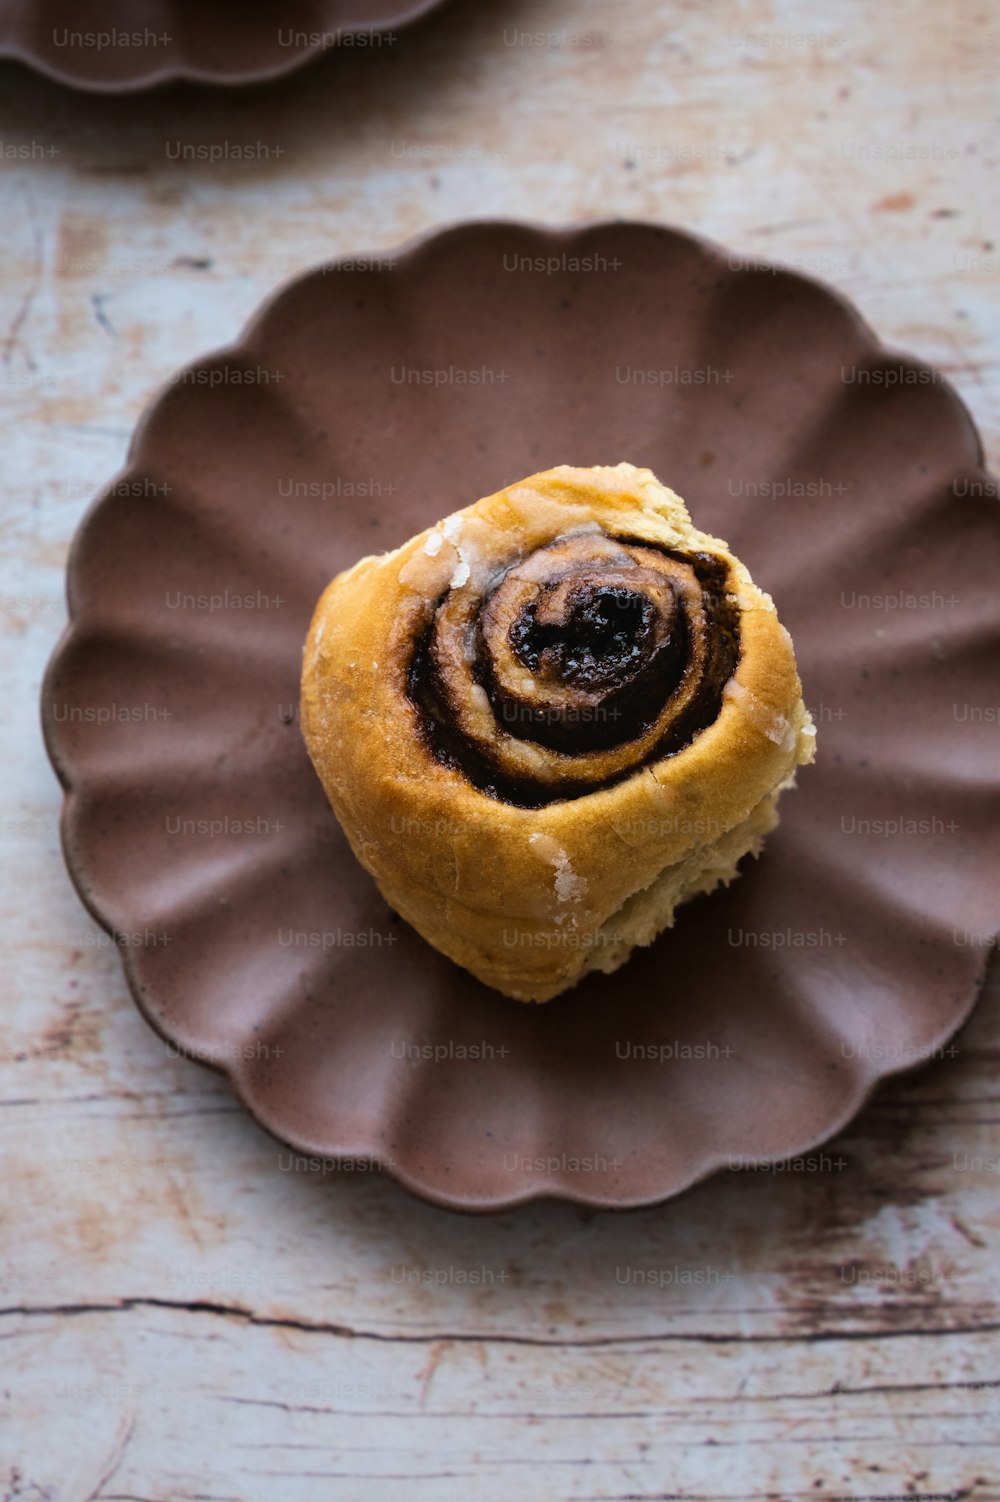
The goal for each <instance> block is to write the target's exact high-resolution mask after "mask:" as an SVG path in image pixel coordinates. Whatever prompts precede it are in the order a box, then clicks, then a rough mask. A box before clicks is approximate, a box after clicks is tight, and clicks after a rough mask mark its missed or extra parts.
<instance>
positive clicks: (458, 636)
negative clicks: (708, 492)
mask: <svg viewBox="0 0 1000 1502" xmlns="http://www.w3.org/2000/svg"><path fill="white" fill-rule="evenodd" d="M736 621H737V616H736V610H735V606H734V604H733V602H732V600H731V599H730V597H729V593H728V566H727V564H726V563H725V561H724V560H722V559H719V558H716V557H714V556H712V555H710V554H706V553H702V554H690V555H689V554H684V553H680V552H672V551H670V550H667V549H664V548H660V547H657V546H655V545H653V544H649V543H643V542H638V541H632V540H629V539H619V538H615V537H610V536H607V535H606V534H605V533H603V532H600V531H597V530H592V531H591V530H588V531H585V532H579V533H571V534H568V535H565V536H563V537H558V538H556V539H555V540H554V541H553V542H551V543H548V544H547V545H545V546H543V547H539V548H537V549H535V550H534V551H533V552H531V553H529V554H527V555H526V556H524V557H522V558H519V559H515V560H514V561H513V562H512V563H511V565H510V566H509V567H508V568H507V569H506V571H505V572H503V573H502V574H501V575H500V576H499V578H498V579H497V580H496V581H495V582H494V583H493V584H492V586H491V587H489V588H487V589H486V590H485V591H481V590H479V591H477V589H476V587H475V586H474V585H473V584H472V583H470V582H466V583H465V584H463V585H459V586H456V587H453V588H452V589H450V590H449V591H448V592H446V594H445V595H444V596H443V597H442V598H441V599H440V600H439V601H438V602H437V605H436V606H435V607H434V610H433V618H432V620H431V621H430V624H429V627H428V630H427V633H426V636H425V638H424V639H423V641H422V642H421V644H420V645H419V646H418V648H417V651H416V653H415V655H414V659H413V664H412V667H411V673H410V696H411V698H412V699H413V700H414V702H415V703H416V704H417V705H418V706H419V707H420V709H421V710H422V711H423V714H424V724H425V727H426V729H427V732H428V734H429V735H430V736H431V739H432V741H433V743H434V745H435V749H436V751H437V753H438V755H439V757H441V759H442V760H444V761H446V762H448V763H449V764H451V765H454V766H457V767H459V768H461V769H462V770H463V771H464V772H465V773H466V775H467V776H468V777H469V778H470V780H472V781H473V782H474V783H475V784H476V786H478V787H480V788H482V789H483V790H485V791H487V792H490V793H492V794H493V795H494V796H496V797H501V798H506V799H508V800H509V801H512V802H516V803H522V804H526V805H529V806H530V805H537V804H541V803H545V802H549V801H551V800H552V799H554V798H565V797H573V796H577V795H578V794H580V793H583V792H587V791H593V790H594V789H595V788H597V787H601V786H606V785H610V784H611V783H613V782H615V781H617V780H619V779H620V778H621V777H623V776H628V775H630V773H632V772H634V771H636V770H638V768H640V767H642V766H644V765H646V764H647V763H648V762H649V761H651V760H653V759H654V757H655V756H663V755H669V754H671V752H672V751H676V750H679V749H680V748H681V747H682V746H683V745H685V744H687V742H688V741H690V739H691V738H692V737H693V735H695V734H696V733H697V732H698V730H699V729H702V728H704V726H706V725H708V724H710V723H711V721H712V720H713V719H714V718H715V716H716V714H717V713H718V711H719V708H720V705H721V692H722V687H723V685H724V684H725V682H726V680H727V679H728V678H729V677H730V676H731V675H732V673H733V672H734V671H735V666H736V661H737V658H738V645H737V626H736Z"/></svg>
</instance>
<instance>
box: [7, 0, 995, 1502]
mask: <svg viewBox="0 0 1000 1502" xmlns="http://www.w3.org/2000/svg"><path fill="white" fill-rule="evenodd" d="M523 32H527V33H531V34H536V33H540V32H545V33H552V35H551V36H548V35H546V36H545V37H544V39H543V40H541V41H539V39H538V37H537V36H535V35H533V36H532V39H531V40H530V41H526V40H525V39H524V38H523V37H521V38H520V39H518V38H517V37H516V36H515V33H523ZM588 34H589V41H588V40H587V35H588ZM595 34H596V35H595ZM512 43H516V44H513V45H512ZM998 62H1000V16H998V15H997V14H996V13H995V12H992V13H991V11H990V9H989V7H987V6H985V5H981V4H977V3H973V0H959V3H953V4H951V5H950V6H948V7H942V6H935V5H931V4H930V3H928V0H897V3H896V4H894V5H892V6H888V5H880V6H875V5H872V4H870V3H867V4H866V3H862V0H833V3H831V4H830V5H828V6H826V7H824V8H823V9H822V11H821V10H820V8H819V7H814V6H810V5H809V4H807V3H806V0H772V3H769V0H744V3H740V0H712V3H705V0H700V3H699V0H618V3H617V4H611V3H603V4H602V3H599V0H549V3H547V4H546V3H544V0H455V3H454V4H453V5H452V6H451V7H450V8H449V9H446V10H445V11H443V12H442V13H441V14H440V15H439V16H437V17H436V18H434V19H433V20H431V21H430V22H428V23H427V24H426V25H424V26H421V27H419V28H417V29H415V30H413V31H411V32H408V33H406V34H405V35H404V36H401V37H400V40H399V42H398V44H397V45H396V46H395V47H394V48H392V49H390V50H389V51H388V52H386V51H384V50H383V51H381V52H379V53H378V54H375V53H372V54H368V55H363V54H361V53H357V52H355V53H353V54H351V55H346V54H345V55H344V56H343V57H327V58H326V59H325V60H324V61H323V62H321V63H320V64H319V65H317V66H316V67H314V68H312V69H310V70H308V71H307V72H304V73H302V74H300V75H298V76H297V77H295V78H293V79H290V80H287V81H285V82H284V83H281V84H279V85H275V86H273V87H268V88H266V89H261V90H256V91H253V92H251V93H247V94H240V93H236V94H221V93H213V92H212V91H208V90H204V91H188V92H178V93H172V94H164V95H156V96H152V97H149V98H141V99H134V100H129V99H114V100H104V99H94V98H87V97H84V96H75V95H72V94H70V93H68V92H67V91H64V90H62V89H60V88H58V87H56V86H54V85H51V84H47V83H43V82H41V81H38V80H35V79H32V78H30V77H28V76H27V75H26V74H23V73H22V72H21V71H20V70H17V69H15V68H13V67H5V68H3V69H2V70H0V139H2V141H3V142H4V143H5V144H6V145H8V146H9V145H11V144H16V145H23V146H26V147H28V148H30V150H29V152H28V154H27V155H22V156H21V157H20V158H18V159H13V158H11V157H10V155H9V154H8V153H7V152H6V151H5V152H4V153H3V156H2V158H0V170H2V172H3V176H2V179H0V209H2V216H3V217H2V236H0V263H2V282H0V362H2V363H0V382H2V386H0V392H2V398H3V408H4V412H5V418H6V420H5V422H4V430H3V448H2V477H3V479H2V502H3V517H4V525H3V528H2V532H0V558H2V560H3V583H2V590H3V594H2V600H0V604H2V615H0V625H2V637H0V647H2V653H0V691H2V703H3V715H4V719H5V721H6V726H7V732H8V733H7V736H6V738H5V763H4V766H5V773H6V776H5V781H4V788H3V795H2V800H0V854H2V860H0V868H2V881H3V907H2V911H3V916H4V919H5V928H6V933H7V935H8V937H7V940H6V942H5V945H4V947H3V949H2V951H0V965H2V969H3V992H2V994H3V999H4V1012H3V1032H2V1036H0V1133H2V1139H0V1140H2V1153H3V1168H2V1225H0V1259H2V1260H0V1289H2V1291H0V1306H2V1309H3V1311H4V1312H3V1314H2V1315H0V1341H2V1344H0V1350H2V1353H3V1355H2V1357H0V1363H2V1370H0V1391H2V1392H3V1396H4V1406H5V1407H6V1409H7V1410H8V1419H7V1422H6V1423H5V1425H4V1427H3V1428H2V1429H0V1497H2V1498H4V1499H5V1502H13V1499H15V1498H17V1499H18V1502H42V1499H50V1502H113V1499H121V1502H124V1499H126V1498H149V1499H156V1502H167V1499H171V1502H173V1499H178V1498H181V1499H184V1498H190V1499H194V1498H213V1499H223V1498H227V1499H228V1498H234V1499H239V1502H306V1499H310V1502H311V1499H314V1498H320V1497H322V1498H324V1499H326V1498H331V1499H334V1502H340V1499H345V1502H346V1499H355V1498H357V1497H364V1498H366V1499H367V1498H372V1499H377V1502H382V1499H386V1502H439V1499H440V1502H507V1499H509V1498H510V1497H512V1496H516V1497H518V1498H522V1499H524V1502H536V1499H537V1502H543V1499H544V1502H549V1499H554V1498H567V1499H569V1498H572V1499H585V1498H586V1499H597V1498H601V1499H611V1498H619V1499H623V1498H626V1497H635V1498H653V1497H661V1496H676V1497H685V1498H687V1497H692V1498H693V1497H698V1498H712V1499H723V1498H725V1499H727V1502H728V1499H736V1498H750V1497H754V1498H760V1497H776V1498H782V1499H784V1498H801V1497H805V1496H809V1497H816V1496H825V1497H828V1498H829V1497H844V1498H851V1499H855V1502H861V1499H863V1498H874V1497H888V1496H913V1497H923V1498H931V1497H935V1496H943V1495H945V1494H947V1495H952V1496H963V1497H965V1496H968V1497H972V1498H975V1499H977V1502H982V1499H988V1498H1000V1460H998V1455H1000V1423H998V1407H1000V1405H998V1391H1000V1349H998V1339H997V1329H998V1328H1000V1314H998V1307H997V1291H996V1281H997V1280H996V1264H997V1248H998V1243H1000V1196H998V1186H1000V1176H998V1171H1000V1134H998V1122H1000V1091H998V1087H997V1084H996V1060H997V1057H998V1053H997V1048H998V1036H1000V989H998V987H997V984H996V980H995V979H994V982H993V985H992V989H991V990H990V991H989V992H988V994H987V996H986V997H985V999H984V1002H983V1004H982V1005H981V1006H980V1008H979V1010H978V1011H977V1013H976V1015H975V1017H974V1019H973V1021H972V1023H971V1024H970V1026H969V1027H968V1028H967V1029H966V1030H965V1032H964V1033H963V1034H962V1035H961V1036H960V1038H959V1040H958V1043H957V1051H956V1052H955V1053H954V1054H953V1055H951V1056H948V1057H944V1058H942V1059H940V1060H938V1061H936V1062H935V1063H934V1064H932V1065H931V1067H930V1068H929V1069H927V1070H926V1071H924V1072H923V1073H920V1074H918V1075H915V1076H913V1077H912V1078H909V1079H906V1080H898V1081H896V1082H894V1083H892V1084H891V1085H889V1086H888V1087H886V1088H885V1089H884V1090H883V1091H882V1092H881V1093H880V1094H879V1096H878V1098H877V1100H876V1101H875V1102H874V1103H873V1104H872V1105H870V1106H869V1107H868V1109H867V1110H866V1111H865V1112H864V1113H863V1114H862V1116H861V1117H860V1118H859V1120H858V1121H857V1122H856V1123H855V1124H854V1126H853V1127H852V1128H851V1129H850V1130H849V1131H848V1132H847V1133H845V1134H844V1135H843V1137H842V1138H840V1139H839V1140H838V1141H837V1142H836V1143H835V1144H833V1145H832V1146H831V1148H830V1149H829V1150H828V1151H827V1154H826V1162H825V1164H824V1165H823V1166H822V1167H821V1168H820V1170H819V1171H817V1172H813V1173H799V1174H792V1173H789V1174H787V1175H783V1176H778V1175H769V1176H764V1175H761V1174H744V1175H739V1176H729V1177H726V1178H721V1179H718V1180H716V1181H714V1182H712V1183H710V1184H707V1185H704V1186H702V1187H700V1188H699V1189H697V1190H695V1191H694V1192H693V1193H691V1194H689V1195H687V1196H684V1197H683V1198H682V1199H680V1200H678V1201H676V1202H675V1203H673V1204H671V1205H668V1206H666V1207H664V1208H662V1209H660V1210H655V1211H648V1212H642V1213H638V1214H630V1215H622V1216H611V1215H592V1214H589V1213H582V1212H580V1211H578V1210H575V1209H572V1208H570V1207H566V1206H543V1207H536V1208H533V1209H531V1210H527V1211H522V1212H518V1213H516V1214H510V1215H501V1216H497V1217H490V1218H486V1219H481V1220H480V1219H465V1218H461V1217H456V1216H452V1215H449V1214H446V1213H443V1212H440V1211H436V1210H432V1209H430V1208H428V1207H427V1206H424V1205H422V1204H419V1203H417V1202H416V1201H414V1200H412V1199H410V1198H409V1197H408V1196H407V1195H405V1194H404V1193H403V1192H401V1191H400V1190H398V1189H397V1188H395V1187H394V1186H393V1185H391V1184H387V1183H385V1182H382V1181H381V1180H378V1179H374V1178H370V1177H365V1176H360V1175H359V1176H355V1177H353V1178H352V1177H348V1176H345V1177H342V1178H339V1179H335V1178H333V1177H323V1176H320V1175H317V1174H312V1173H308V1172H298V1171H295V1170H294V1169H293V1168H292V1167H290V1166H289V1159H288V1155H287V1154H285V1153H284V1150H282V1149H279V1148H278V1147H277V1145H276V1144H274V1143H273V1142H272V1141H271V1140H270V1139H269V1138H268V1137H267V1136H266V1135H265V1134H264V1133H263V1132H261V1131H260V1130H259V1129H258V1128H257V1127H256V1126H255V1125H254V1124H253V1123H252V1122H250V1121H249V1120H248V1119H247V1118H246V1117H245V1115H244V1114H243V1113H242V1111H241V1110H240V1109H239V1108H238V1107H237V1106H236V1105H235V1103H234V1102H233V1101H232V1099H231V1098H230V1096H229V1094H228V1092H227V1089H226V1087H225V1085H224V1084H223V1083H222V1082H221V1081H219V1080H218V1079H217V1078H215V1077H214V1076H212V1075H210V1074H208V1073H205V1072H203V1071H201V1070H199V1069H198V1068H197V1067H196V1066H194V1065H191V1064H188V1063H185V1062H182V1061H180V1060H178V1059H176V1058H172V1057H171V1056H170V1054H169V1051H168V1050H167V1049H166V1047H165V1046H164V1044H163V1043H162V1042H160V1041H159V1040H158V1039H156V1038H155V1037H154V1036H153V1035H152V1034H151V1033H150V1031H149V1030H148V1029H147V1028H146V1026H145V1024H144V1023H143V1022H142V1021H141V1019H140V1018H139V1016H138V1015H137V1013H136V1012H135V1010H134V1008H133V1007H132V1004H131V1002H130V1001H129V1000H128V998H127V995H126V992H125V988H124V985H123V982H122V980H121V977H120V975H119V973H118V964H117V957H116V954H115V952H114V950H113V947H112V946H111V945H110V944H109V943H107V942H102V939H101V936H100V935H99V934H98V932H97V930H96V929H95V928H94V926H93V924H92V923H91V922H90V920H89V919H88V918H87V916H86V915H85V913H84V912H83V910H82V909H81V908H80V906H79V904H78V902H77V901H76V898H75V896H74V895H73V892H72V890H71V888H70V885H69V882H68V879H67V877H66V875H65V872H64V870H63V867H62V863H61V857H60V855H59V850H58V837H57V832H56V824H55V821H56V817H57V810H58V803H59V797H58V790H57V788H56V785H55V780H54V778H53V776H52V774H51V772H50V771H49V768H48V765H47V763H46V761H45V759H44V756H43V753H42V750H41V744H40V739H39V735H38V731H37V728H36V727H37V692H38V687H39V683H40V677H41V673H42V671H43V668H44V664H45V661H46V658H47V656H48V653H49V651H50V650H51V647H52V644H53V642H54V640H55V638H56V636H57V635H58V632H59V629H60V627H61V623H62V619H63V606H62V580H63V570H64V565H65V558H66V550H67V546H68V543H69V539H70V537H71V535H72V532H73V530H74V528H75V526H76V524H77V522H78V520H79V517H80V515H81V514H82V511H83V509H84V506H85V504H86V502H87V500H88V498H89V497H90V495H91V494H92V493H93V492H94V491H95V490H96V489H97V488H98V487H99V486H100V485H101V483H102V482H103V481H104V480H105V479H107V478H108V477H109V476H110V475H111V474H112V473H113V472H114V471H115V469H116V468H117V467H118V465H119V464H120V462H121V460H122V458H123V456H124V453H125V447H126V444H127V441H128V436H129V433H130V431H131V429H132V426H133V424H134V422H135V420H136V418H137V417H138V415H139V412H140V411H141V409H142V406H143V404H144V403H145V401H146V399H147V398H148V396H149V394H150V393H151V392H152V391H153V390H155V388H156V387H157V385H158V384H159V383H160V382H162V381H163V380H164V379H165V378H166V377H167V376H168V375H169V374H170V373H171V371H173V370H174V369H176V368H177V367H178V366H179V365H181V364H182V363H183V362H185V361H187V360H189V359H191V358H193V357H196V356H197V355H199V354H201V353H203V352H204V351H206V350H208V349H210V348H212V347H214V346H217V345H219V344H222V343H225V342H226V341H227V340H229V339H230V338H232V337H233V336H234V335H235V334H236V332H237V331H238V330H239V328H240V326H241V324H242V322H243V321H244V319H245V318H247V317H248V316H249V315H250V314H251V313H252V312H253V310H254V308H255V307H256V306H257V304H258V303H259V301H260V300H261V298H262V297H263V296H265V295H266V294H267V293H268V292H269V291H270V290H271V289H272V288H273V287H274V286H275V285H276V284H277V283H278V282H279V281H280V280H281V279H283V278H284V277H286V276H290V275H292V274H294V273H295V272H296V271H297V270H299V269H300V268H302V267H305V266H307V265H309V264H311V263H313V262H316V261H320V260H324V259H327V258H329V257H330V256H332V255H335V254H339V253H350V252H352V251H355V252H357V251H365V250H371V249H375V248H380V247H387V246H391V245H394V244H396V243H398V242H400V241H402V240H404V239H406V238H407V237H409V236H410V235H412V234H414V233H416V232H418V231H421V230H424V229H426V228H428V227H430V226H432V225H434V224H435V223H438V222H444V221H449V220H455V219H461V218H463V217H468V216H486V215H494V214H496V215H504V216H511V217H518V216H523V217H528V218H533V219H539V220H548V221H555V222H567V221H573V220H579V219H583V218H588V217H594V216H605V215H615V214H620V215H628V216H634V217H639V218H650V219H667V220H674V221H677V222H678V223H681V224H685V225H688V226H691V227H693V228H696V229H698V230H700V231H702V232H703V233H705V234H707V235H709V236H711V237H713V238H715V239H717V240H719V241H720V242H722V243H723V244H725V245H728V246H729V247H730V248H731V249H732V250H733V251H734V253H737V254H740V255H744V256H746V257H749V258H756V257H769V258H777V259H784V260H786V261H788V262H789V263H791V264H793V265H800V266H804V267H805V268H806V269H808V270H812V271H815V272H817V273H819V274H820V275H823V276H825V277H826V278H827V279H828V280H831V281H833V282H835V283H836V284H837V285H838V286H840V287H841V288H842V289H843V290H844V291H845V292H847V293H848V294H849V295H850V296H851V297H853V298H854V299H855V300H856V301H857V303H858V304H859V305H860V307H861V309H862V311H863V312H864V313H865V315H866V316H867V317H868V319H869V320H870V322H871V323H872V324H873V325H874V326H875V328H876V329H877V330H878V331H879V332H880V333H881V334H882V335H883V337H885V338H886V339H887V340H888V341H890V342H893V343H895V344H898V345H900V346H902V347H903V348H906V349H909V350H911V351H912V352H914V353H916V354H919V355H922V356H923V357H925V358H927V359H929V360H932V361H934V362H935V363H937V364H938V365H940V366H941V367H942V368H943V369H945V370H946V371H948V372H949V374H950V375H951V377H952V379H953V380H954V381H955V383H956V384H957V386H958V387H959V389H960V390H961V391H962V393H963V394H964V396H965V397H966V400H967V401H968V402H969V405H970V406H971V408H972V411H973V413H974V414H975V417H976V419H977V421H978V423H979V425H980V427H981V429H982V431H983V434H984V438H985V441H986V445H987V450H988V452H989V453H990V454H991V456H992V459H993V461H994V465H995V464H996V461H997V459H998V457H1000V375H998V370H997V363H996V349H997V343H996V333H997V321H998V312H997V301H996V291H997V285H998V252H997V250H996V248H995V246H994V244H993V241H992V239H991V234H992V233H994V232H995V231H994V228H993V227H994V225H995V220H996V209H997V189H996V181H997V177H996V166H997V155H998V137H997V111H998V97H1000V96H998V94H997V90H996V74H997V65H998ZM225 139H228V140H231V141H235V142H240V143H243V144H246V143H250V142H260V143H261V144H262V145H263V146H265V147H267V148H268V149H269V150H270V151H271V153H272V159H271V160H270V161H263V162H261V161H258V162H256V163H240V164H238V163H234V162H229V163H227V164H222V165H218V166H214V167H213V166H211V165H208V164H205V163H199V162H194V163H185V162H180V161H176V160H173V159H172V154H173V155H176V151H175V149H174V146H173V145H172V144H171V143H177V142H183V143H188V144H194V145H197V144H200V143H211V142H213V141H219V140H225ZM50 147H54V148H55V154H54V155H51V156H50V155H47V154H45V153H47V151H48V150H49V148H50ZM279 149H280V151H281V153H282V154H281V155H280V156H277V155H275V154H274V153H276V152H277V151H278V150H279ZM641 1274H644V1275H645V1281H638V1279H639V1275H641Z"/></svg>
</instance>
